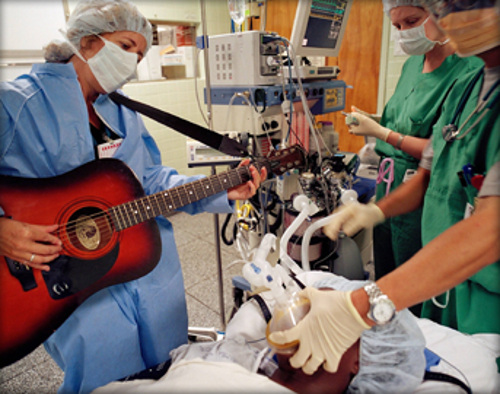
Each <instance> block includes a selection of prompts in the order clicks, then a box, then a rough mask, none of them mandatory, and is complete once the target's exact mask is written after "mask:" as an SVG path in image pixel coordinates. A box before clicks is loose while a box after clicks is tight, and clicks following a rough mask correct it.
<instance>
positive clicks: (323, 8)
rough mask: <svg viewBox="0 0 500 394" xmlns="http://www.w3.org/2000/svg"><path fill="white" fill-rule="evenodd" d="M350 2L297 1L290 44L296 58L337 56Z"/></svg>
mask: <svg viewBox="0 0 500 394" xmlns="http://www.w3.org/2000/svg"><path fill="white" fill-rule="evenodd" d="M352 2H353V0H299V1H298V5H297V12H296V13H295V21H294V23H293V30H292V37H291V39H290V42H291V44H292V46H293V49H294V52H295V55H296V56H301V57H303V56H333V57H336V56H338V53H339V50H340V44H341V43H342V37H343V35H344V30H345V28H346V25H347V17H348V16H349V10H350V8H351V5H352Z"/></svg>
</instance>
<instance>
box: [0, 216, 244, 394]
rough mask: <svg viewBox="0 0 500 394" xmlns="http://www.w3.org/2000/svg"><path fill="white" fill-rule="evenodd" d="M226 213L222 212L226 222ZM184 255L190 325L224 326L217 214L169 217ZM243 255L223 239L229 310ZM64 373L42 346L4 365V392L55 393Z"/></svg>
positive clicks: (0, 388) (0, 389) (0, 381)
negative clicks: (20, 358) (221, 307)
mask: <svg viewBox="0 0 500 394" xmlns="http://www.w3.org/2000/svg"><path fill="white" fill-rule="evenodd" d="M224 219H225V215H219V222H220V225H221V226H222V223H223V220H224ZM169 220H171V222H172V223H173V225H174V231H175V238H176V242H177V246H178V250H179V255H180V258H181V263H182V267H183V272H184V282H185V287H186V298H187V305H188V315H189V325H190V326H198V327H215V328H216V329H223V324H222V319H221V309H220V301H219V286H218V283H219V281H218V276H217V275H218V266H217V259H216V250H215V236H214V215H211V214H201V215H196V216H189V215H187V214H184V213H179V214H175V215H173V216H172V217H170V218H169ZM238 258H239V255H238V253H237V252H236V249H235V248H234V247H233V246H226V245H225V244H224V243H223V242H221V260H222V269H223V278H224V286H223V287H224V300H225V301H224V304H225V311H226V312H225V314H226V317H227V318H228V317H229V315H230V311H231V308H232V305H233V303H232V285H231V278H232V277H233V276H234V275H239V274H241V265H233V266H230V265H231V263H232V262H233V261H234V260H235V259H238ZM62 377H63V374H62V372H61V370H60V369H59V367H58V366H57V365H56V364H55V363H54V362H53V361H52V359H51V357H50V356H49V355H48V354H47V353H46V352H45V350H44V348H43V347H42V346H41V347H39V348H37V349H36V350H35V351H34V352H33V353H31V354H30V355H28V356H26V357H25V358H23V359H22V360H20V361H18V362H17V363H15V364H12V365H10V366H8V367H6V368H3V369H0V393H2V394H4V393H5V394H11V393H12V394H17V393H25V394H31V393H33V394H34V393H37V394H45V393H55V392H56V391H57V388H58V387H59V385H60V384H61V381H62Z"/></svg>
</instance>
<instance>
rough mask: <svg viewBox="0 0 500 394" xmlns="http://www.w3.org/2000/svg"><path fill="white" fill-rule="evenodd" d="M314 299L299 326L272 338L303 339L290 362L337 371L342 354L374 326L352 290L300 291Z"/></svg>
mask: <svg viewBox="0 0 500 394" xmlns="http://www.w3.org/2000/svg"><path fill="white" fill-rule="evenodd" d="M299 296H303V297H306V298H308V299H309V300H310V302H311V309H310V311H309V313H308V314H307V315H306V316H305V317H304V319H302V320H301V321H300V322H299V323H298V324H297V325H296V326H295V327H293V328H291V329H289V330H286V331H276V332H273V333H271V334H270V337H269V339H270V340H271V341H273V342H276V343H279V344H285V343H289V342H293V341H297V340H298V341H299V342H300V343H299V348H298V350H297V351H296V352H295V354H294V355H293V356H292V357H291V358H290V365H291V366H292V367H294V368H302V370H303V371H304V373H306V374H308V375H312V374H313V373H314V372H316V370H317V369H318V368H319V367H320V366H321V364H323V368H324V369H325V370H326V371H328V372H332V373H333V372H336V371H337V369H338V365H339V362H340V359H341V358H342V355H343V354H344V353H345V351H346V350H347V349H349V348H350V347H351V346H352V344H353V343H354V342H356V340H357V339H358V338H359V337H360V336H361V333H362V332H363V331H364V330H366V329H369V328H370V326H369V325H368V324H366V323H365V321H364V320H363V319H362V318H361V316H360V315H359V313H358V311H357V310H356V308H355V307H354V305H353V304H352V301H351V292H350V291H349V292H341V291H325V290H318V289H315V288H313V287H306V288H305V289H304V290H302V291H301V292H300V293H299Z"/></svg>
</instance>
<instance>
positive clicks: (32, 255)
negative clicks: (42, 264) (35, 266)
mask: <svg viewBox="0 0 500 394" xmlns="http://www.w3.org/2000/svg"><path fill="white" fill-rule="evenodd" d="M33 260H35V253H32V254H31V257H30V263H32V262H33Z"/></svg>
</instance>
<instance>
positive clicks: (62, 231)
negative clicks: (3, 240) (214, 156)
mask: <svg viewBox="0 0 500 394" xmlns="http://www.w3.org/2000/svg"><path fill="white" fill-rule="evenodd" d="M244 173H246V174H247V175H249V176H251V174H250V171H249V166H242V167H238V168H236V169H235V171H228V172H226V173H222V174H219V175H217V176H213V177H206V178H202V179H200V180H198V181H195V182H193V186H192V188H196V186H203V183H207V185H206V186H207V188H206V189H200V190H198V191H199V192H203V194H205V191H206V190H207V189H208V188H211V189H214V186H213V185H212V183H213V181H218V182H219V183H220V186H221V187H223V189H222V190H220V191H216V193H219V192H221V191H223V190H227V189H224V185H223V184H222V183H221V179H222V178H224V177H226V178H229V180H230V181H233V182H234V181H237V182H238V183H236V184H235V186H236V185H240V184H242V183H244V182H245V181H242V178H241V176H242V175H243V174H244ZM234 176H237V179H234ZM188 185H189V184H186V185H180V186H177V187H175V188H172V189H169V190H166V191H162V192H159V193H155V194H152V195H149V196H144V197H141V198H139V199H137V200H135V201H131V202H127V203H124V204H120V205H117V206H114V207H111V208H110V209H108V210H106V211H101V212H97V213H95V214H91V215H88V216H87V217H86V218H90V219H92V220H95V221H98V220H99V219H104V221H105V223H104V228H105V229H106V230H104V231H102V226H100V225H98V226H97V227H98V228H99V229H101V231H100V234H101V235H102V237H103V238H106V237H109V238H111V235H110V234H112V233H113V232H114V230H113V229H112V228H111V227H112V225H111V224H110V222H112V220H108V218H109V216H110V215H113V214H115V217H116V218H117V219H118V220H119V221H120V223H118V224H120V225H121V226H120V227H123V221H122V219H120V217H119V216H120V215H121V216H122V217H123V219H125V221H126V222H127V223H125V225H126V226H125V227H124V228H123V229H125V228H128V227H131V226H134V225H136V224H139V223H141V222H144V221H146V220H149V219H152V218H153V217H156V216H159V215H161V213H159V214H158V215H155V216H153V217H150V218H149V219H143V218H138V217H137V214H139V215H141V216H142V213H141V210H140V208H139V204H140V203H141V204H142V208H143V209H144V208H145V207H144V201H146V200H152V198H153V197H154V198H155V199H156V200H157V197H158V196H160V197H162V199H163V200H164V201H160V202H158V201H157V202H156V203H154V202H153V203H151V204H148V206H152V207H153V208H151V210H152V211H155V210H159V211H160V212H161V210H162V206H165V205H166V201H165V199H164V196H165V195H164V193H165V192H168V193H169V194H170V195H171V196H172V194H174V195H175V194H177V197H178V199H180V200H181V203H182V199H183V198H186V197H188V194H189V193H187V190H186V188H187V186H188ZM231 187H233V185H229V188H231ZM215 190H217V189H215ZM211 191H212V190H211ZM194 193H195V196H196V197H197V195H196V191H195V192H194ZM162 194H163V196H161V195H162ZM209 195H211V194H209ZM204 197H208V196H204ZM204 197H202V198H204ZM171 198H173V199H174V200H175V196H173V197H171ZM200 199H201V198H198V197H197V199H196V200H193V201H189V202H188V203H187V204H189V203H191V202H194V201H198V200H200ZM150 202H152V201H150ZM134 203H135V204H136V206H137V208H139V209H134V212H135V215H133V216H131V212H130V210H127V209H126V208H125V214H126V215H127V217H128V219H126V218H125V214H124V213H118V215H116V211H118V212H119V209H120V207H126V206H127V205H129V206H131V205H132V204H134ZM187 204H185V205H187ZM180 206H183V205H180ZM175 208H177V206H175V207H173V209H175ZM163 210H165V209H163ZM146 211H147V208H146ZM167 212H168V210H167ZM143 213H144V214H146V216H147V212H143ZM165 213H166V212H165ZM111 219H113V217H111ZM137 219H141V220H140V221H137ZM86 220H88V219H86ZM81 222H82V219H77V220H73V221H69V222H67V223H66V224H65V225H64V224H63V225H61V226H60V227H59V228H58V229H57V230H56V233H57V234H58V235H59V237H60V239H61V241H63V242H66V241H69V242H70V243H71V244H74V241H76V240H77V239H78V235H77V234H76V232H75V231H74V229H75V228H77V227H78V226H79V225H81ZM129 222H130V223H129Z"/></svg>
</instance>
